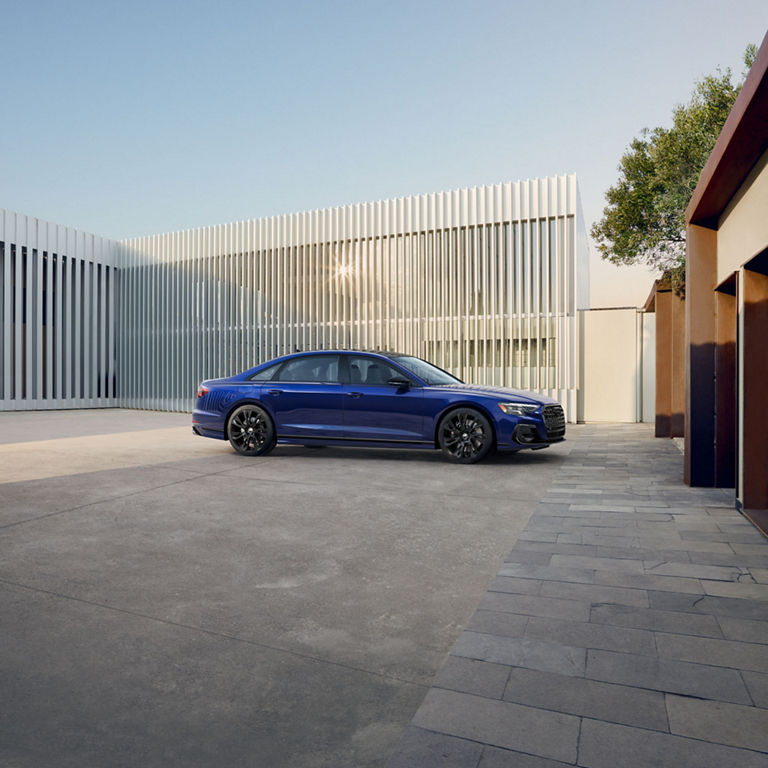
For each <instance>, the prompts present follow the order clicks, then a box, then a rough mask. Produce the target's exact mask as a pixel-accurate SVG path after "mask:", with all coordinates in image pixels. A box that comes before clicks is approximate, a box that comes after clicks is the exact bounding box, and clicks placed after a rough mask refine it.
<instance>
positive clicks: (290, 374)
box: [271, 355, 339, 384]
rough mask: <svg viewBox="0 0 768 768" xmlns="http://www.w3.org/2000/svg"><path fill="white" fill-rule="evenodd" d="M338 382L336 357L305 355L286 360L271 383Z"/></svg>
mask: <svg viewBox="0 0 768 768" xmlns="http://www.w3.org/2000/svg"><path fill="white" fill-rule="evenodd" d="M338 380H339V356H338V355H306V356H304V357H295V358H294V359H293V360H287V361H286V362H284V363H283V364H282V366H281V367H280V370H279V371H278V372H277V375H276V376H275V377H274V378H273V379H271V381H309V382H316V383H320V384H328V383H333V382H337V381H338Z"/></svg>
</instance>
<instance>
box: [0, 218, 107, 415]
mask: <svg viewBox="0 0 768 768" xmlns="http://www.w3.org/2000/svg"><path fill="white" fill-rule="evenodd" d="M119 250H120V245H119V243H117V242H116V241H114V240H107V239H105V238H103V237H98V236H96V235H91V234H87V233H85V232H80V231H78V230H75V229H72V228H71V227H63V226H59V225H57V224H51V223H50V222H47V221H42V220H40V219H36V218H33V217H31V216H24V215H23V214H19V213H14V212H12V211H6V210H3V209H0V275H1V276H2V288H1V289H0V410H37V409H48V408H97V407H114V406H116V405H117V398H116V368H115V360H116V341H117V337H116V317H115V304H116V294H117V290H118V289H117V283H116V268H115V267H116V262H117V258H118V253H119Z"/></svg>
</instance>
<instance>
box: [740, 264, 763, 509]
mask: <svg viewBox="0 0 768 768" xmlns="http://www.w3.org/2000/svg"><path fill="white" fill-rule="evenodd" d="M743 289H744V303H743V309H742V311H743V320H742V326H741V339H740V346H741V356H742V361H743V364H742V366H741V375H742V389H741V409H742V418H741V428H742V436H741V438H742V441H743V443H742V444H743V450H742V452H741V456H740V462H739V474H740V475H741V477H740V482H739V492H740V499H739V500H740V502H741V505H742V507H743V508H744V509H745V510H768V430H766V409H765V392H766V382H768V354H766V339H767V338H768V276H766V275H764V274H760V273H758V272H752V271H751V270H749V269H745V270H743Z"/></svg>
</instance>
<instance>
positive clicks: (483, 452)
mask: <svg viewBox="0 0 768 768" xmlns="http://www.w3.org/2000/svg"><path fill="white" fill-rule="evenodd" d="M437 441H438V443H439V445H440V448H441V449H442V451H443V453H444V454H445V455H446V456H447V457H448V458H449V459H450V460H451V461H456V462H459V463H460V464H474V463H475V462H476V461H480V460H481V459H484V458H485V457H486V456H487V455H488V454H489V453H490V452H491V451H492V450H493V430H492V429H491V424H490V422H489V421H488V419H487V418H486V417H485V416H483V414H482V413H480V412H479V411H476V410H474V408H459V409H457V410H455V411H451V412H450V413H447V414H446V415H445V416H443V418H442V420H441V421H440V426H439V427H438V428H437Z"/></svg>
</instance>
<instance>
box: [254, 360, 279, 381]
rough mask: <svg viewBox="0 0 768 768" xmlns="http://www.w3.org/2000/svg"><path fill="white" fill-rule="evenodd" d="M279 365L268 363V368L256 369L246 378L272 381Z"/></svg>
mask: <svg viewBox="0 0 768 768" xmlns="http://www.w3.org/2000/svg"><path fill="white" fill-rule="evenodd" d="M279 367H280V363H278V364H277V365H270V366H269V367H268V368H264V369H262V370H261V371H257V372H256V373H254V374H253V375H252V376H249V377H248V380H249V381H272V379H273V377H274V375H275V374H276V373H277V369H278V368H279Z"/></svg>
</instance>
